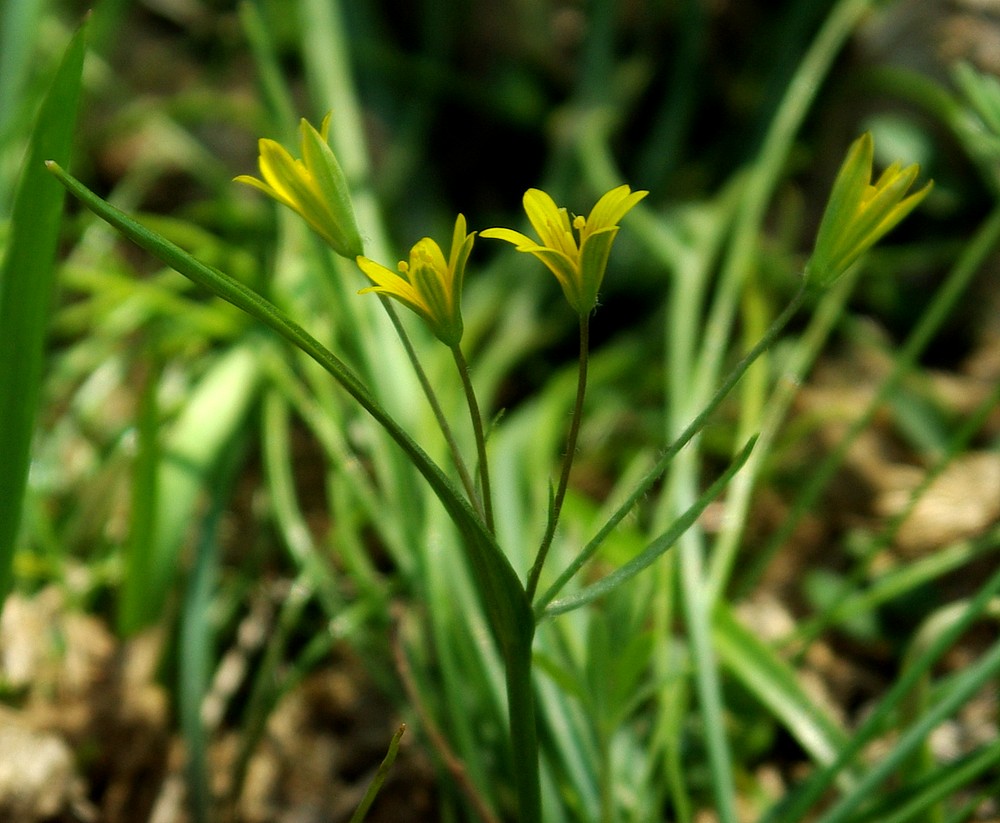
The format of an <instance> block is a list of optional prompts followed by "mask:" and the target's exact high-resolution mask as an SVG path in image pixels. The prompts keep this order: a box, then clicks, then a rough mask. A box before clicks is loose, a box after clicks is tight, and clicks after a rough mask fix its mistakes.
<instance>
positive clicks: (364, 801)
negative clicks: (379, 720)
mask: <svg viewBox="0 0 1000 823" xmlns="http://www.w3.org/2000/svg"><path fill="white" fill-rule="evenodd" d="M405 731H406V724H405V723H404V724H402V725H401V726H400V727H399V728H398V729H397V730H396V733H395V734H394V735H393V736H392V740H390V741H389V751H388V752H386V755H385V758H384V759H383V760H382V762H381V763H380V764H379V767H378V771H376V772H375V777H374V778H372V782H371V784H370V785H369V786H368V790H367V791H366V792H365V796H364V797H363V798H361V803H360V804H358V808H357V809H356V810H355V811H354V814H352V815H351V820H350V823H362V821H363V820H364V819H365V815H366V814H368V810H369V809H370V808H371V805H372V803H374V802H375V798H376V797H377V796H378V793H379V790H380V789H381V788H382V784H383V783H385V779H386V777H388V776H389V769H391V768H392V764H393V763H394V762H395V761H396V755H397V754H398V752H399V741H400V740H401V739H402V737H403V732H405Z"/></svg>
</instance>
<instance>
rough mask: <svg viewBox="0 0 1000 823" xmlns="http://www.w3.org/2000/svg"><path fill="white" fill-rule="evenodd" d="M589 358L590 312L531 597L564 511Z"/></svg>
mask: <svg viewBox="0 0 1000 823" xmlns="http://www.w3.org/2000/svg"><path fill="white" fill-rule="evenodd" d="M589 362H590V315H584V316H582V317H580V365H579V368H578V370H577V381H576V402H575V403H574V404H573V418H572V420H570V424H569V433H568V434H567V435H566V453H565V454H564V455H563V462H562V471H561V472H560V474H559V485H558V486H557V487H556V493H555V497H553V498H552V506H551V508H550V509H549V521H548V524H547V525H546V526H545V534H544V535H543V537H542V543H541V545H540V546H539V547H538V554H537V555H535V562H534V565H532V567H531V573H530V574H529V575H528V586H527V589H526V591H527V594H528V600H531V599H532V598H533V597H534V596H535V589H537V588H538V578H539V577H541V574H542V566H544V565H545V557H546V555H548V553H549V548H550V547H551V546H552V538H553V537H555V534H556V525H557V524H558V523H559V513H560V512H561V511H562V505H563V500H565V498H566V488H567V487H568V486H569V473H570V470H571V469H572V468H573V458H574V457H575V456H576V441H577V439H578V438H579V436H580V421H581V420H582V419H583V400H584V397H585V396H586V393H587V364H588V363H589Z"/></svg>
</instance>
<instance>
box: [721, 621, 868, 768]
mask: <svg viewBox="0 0 1000 823" xmlns="http://www.w3.org/2000/svg"><path fill="white" fill-rule="evenodd" d="M712 637H713V640H714V642H715V647H716V649H717V651H718V653H719V660H720V661H721V662H722V664H723V665H724V666H725V667H726V668H727V669H729V670H730V671H731V672H732V673H733V674H734V675H735V677H736V678H737V679H738V680H740V681H741V682H742V683H743V684H744V685H745V686H746V687H747V689H749V690H750V692H751V693H753V694H755V695H756V696H757V698H758V699H759V700H760V701H761V702H762V703H764V705H765V706H767V708H768V709H769V710H770V711H771V712H772V713H773V714H774V716H775V717H777V718H778V719H779V720H780V721H781V722H782V723H783V724H784V726H785V728H787V729H788V730H789V732H791V734H792V736H793V737H795V739H796V740H798V741H799V743H800V744H801V745H802V748H803V749H805V750H806V751H807V752H809V754H810V755H811V756H812V757H813V758H814V759H815V760H816V761H817V762H818V763H831V762H833V759H834V757H836V755H837V752H838V751H840V749H841V748H843V746H844V744H845V743H846V742H847V735H846V734H845V732H844V730H843V729H841V728H840V727H839V726H838V725H837V723H836V721H835V720H833V719H832V718H831V717H828V716H827V715H826V714H824V713H823V711H822V709H821V707H820V706H819V705H817V704H816V702H815V701H814V700H813V699H811V698H810V697H809V695H808V694H806V692H805V691H804V690H803V688H802V686H801V685H800V684H799V681H798V679H797V678H796V675H795V671H794V669H792V667H791V666H789V665H788V664H787V663H786V662H785V661H784V660H782V659H781V658H779V657H778V656H777V655H776V654H775V653H774V651H773V650H772V649H771V647H770V646H768V645H767V644H766V643H764V642H763V641H762V640H761V639H760V638H759V637H758V636H757V635H756V634H754V633H753V632H752V631H750V630H749V629H747V628H746V627H745V626H744V625H743V624H742V623H741V622H740V621H739V620H738V619H737V617H736V615H734V614H733V612H732V610H731V609H730V608H729V606H728V604H727V603H725V601H720V602H718V603H716V606H715V613H714V614H713V618H712ZM843 777H844V778H845V779H846V778H848V777H849V775H848V774H847V773H846V772H845V773H844V775H843Z"/></svg>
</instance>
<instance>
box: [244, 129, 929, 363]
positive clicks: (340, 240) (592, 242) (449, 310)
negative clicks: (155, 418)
mask: <svg viewBox="0 0 1000 823" xmlns="http://www.w3.org/2000/svg"><path fill="white" fill-rule="evenodd" d="M329 127H330V115H327V116H326V117H325V118H324V120H323V123H322V126H321V127H320V129H319V131H317V130H316V129H315V128H313V126H311V125H310V124H309V123H308V122H306V121H305V120H303V121H302V122H301V125H300V132H301V153H302V159H295V158H293V157H292V156H291V154H289V152H288V151H287V150H286V149H285V148H283V147H282V146H281V145H279V144H278V143H276V142H275V141H273V140H267V139H262V140H261V141H260V161H259V162H260V172H261V179H258V178H256V177H251V176H250V175H241V176H239V177H237V178H236V180H237V181H239V182H241V183H247V184H249V185H251V186H254V187H255V188H258V189H260V190H261V191H263V192H265V193H266V194H267V195H269V196H270V197H272V198H274V199H275V200H277V201H278V202H279V203H282V204H284V205H286V206H288V207H289V208H291V209H293V210H294V211H296V212H297V213H298V214H300V215H301V216H302V217H303V218H304V219H305V220H306V222H307V223H308V224H309V225H310V226H311V227H312V228H313V229H314V230H315V231H316V232H318V233H319V235H320V236H321V237H322V238H323V239H324V240H325V241H326V242H327V243H328V244H329V245H330V247H331V248H332V249H333V250H334V251H335V252H337V254H340V255H342V256H344V257H347V258H349V259H352V260H356V261H357V264H358V266H359V267H360V269H361V271H362V272H364V274H365V275H366V276H367V277H368V278H369V279H370V280H371V281H372V282H373V283H374V284H375V285H373V286H370V287H368V288H366V289H362V290H361V293H366V292H376V293H379V294H384V295H386V296H388V297H392V298H393V299H395V300H398V301H400V302H401V303H403V304H404V305H405V306H407V308H409V309H411V310H412V311H414V312H416V314H418V315H419V316H420V317H421V318H423V320H424V321H425V322H426V323H427V324H428V326H429V327H430V329H431V331H432V332H433V333H434V335H435V336H436V337H437V338H438V339H439V340H441V342H443V343H444V344H445V345H448V346H451V347H454V346H457V345H458V342H459V341H460V340H461V337H462V331H463V327H462V312H461V300H462V284H463V281H464V279H465V266H466V263H467V262H468V259H469V254H470V252H471V251H472V244H473V240H474V238H475V232H472V233H469V232H468V231H467V228H466V221H465V218H464V217H463V216H462V215H459V216H458V219H457V220H456V221H455V230H454V233H453V236H452V242H451V249H450V251H449V254H448V257H447V258H445V255H444V252H443V251H442V250H441V247H440V246H439V245H438V244H437V243H436V242H435V241H434V240H432V239H431V238H429V237H424V238H423V239H421V240H419V241H418V242H417V243H416V244H415V245H414V246H413V248H412V249H411V250H410V256H409V260H408V261H401V262H400V263H399V266H398V273H397V272H396V271H393V270H391V269H388V268H386V267H385V266H383V265H382V264H380V263H377V262H375V261H374V260H371V259H369V258H367V257H365V256H363V254H364V250H363V246H362V242H361V235H360V233H359V232H358V227H357V224H356V222H355V219H354V211H353V208H352V206H351V199H350V193H349V190H348V186H347V182H346V180H345V179H344V174H343V171H342V170H341V168H340V165H339V163H338V162H337V158H336V157H335V156H334V154H333V151H332V150H331V149H330V146H329V144H328V143H327V133H328V131H329ZM873 151H874V149H873V145H872V138H871V135H870V134H863V135H862V136H861V137H859V138H858V139H857V140H856V141H855V142H854V144H853V145H852V146H851V148H850V151H849V152H848V154H847V158H846V159H845V161H844V164H843V166H841V169H840V171H839V173H838V174H837V179H836V181H835V182H834V185H833V190H832V192H831V194H830V200H829V202H828V204H827V207H826V211H825V212H824V215H823V220H822V222H821V223H820V228H819V233H818V235H817V238H816V245H815V248H814V250H813V253H812V255H811V256H810V258H809V261H808V263H807V264H806V268H805V277H806V282H807V283H808V284H809V285H811V286H818V287H826V286H829V285H830V284H832V283H833V282H834V281H835V280H836V279H837V278H838V277H840V276H841V275H842V274H843V273H844V272H845V271H847V269H848V268H849V267H850V266H851V265H852V264H853V263H854V262H855V261H856V260H857V259H858V258H859V257H860V256H861V255H862V254H864V253H865V252H866V251H867V250H868V249H869V248H871V247H872V246H873V245H874V244H875V243H876V242H877V241H878V240H879V239H880V238H882V237H883V236H884V235H885V234H886V233H887V232H889V231H890V230H891V229H892V228H893V227H895V226H896V225H897V224H898V223H899V222H900V221H901V220H902V219H903V218H904V217H906V215H908V214H909V213H910V212H911V211H912V210H913V209H914V208H916V206H917V205H918V204H919V203H920V201H921V200H923V199H924V197H926V196H927V193H928V192H929V191H930V189H931V185H932V184H931V183H928V184H927V185H925V186H924V187H923V188H922V189H920V190H919V191H916V192H913V193H912V194H908V192H909V190H910V187H911V186H912V185H913V182H914V180H916V178H917V175H918V173H919V171H920V169H919V167H918V166H917V165H916V164H912V165H909V166H906V167H905V168H904V167H903V166H902V165H901V164H900V163H893V164H892V165H891V166H889V168H887V169H886V170H885V171H884V172H883V173H882V174H881V175H880V176H879V178H878V179H877V180H876V181H875V182H874V183H872V157H873ZM648 193H649V192H646V191H632V189H631V188H630V187H629V186H618V187H616V188H614V189H612V190H611V191H609V192H607V193H606V194H604V195H603V196H602V197H601V198H600V199H599V200H598V201H597V203H596V204H595V205H594V208H593V209H591V211H590V214H589V215H587V217H583V216H573V217H571V216H570V213H569V211H567V209H565V208H562V207H560V206H557V205H556V203H555V201H554V200H553V199H552V198H551V197H550V196H549V195H548V194H546V193H545V192H544V191H541V190H539V189H528V191H527V192H525V194H524V211H525V213H526V214H527V217H528V222H530V223H531V226H532V228H533V229H534V230H535V234H536V235H537V236H538V239H537V240H535V239H532V238H531V237H529V236H528V235H526V234H522V233H521V232H519V231H515V230H514V229H508V228H492V229H487V230H486V231H483V232H482V233H481V236H482V237H487V238H495V239H497V240H505V241H506V242H508V243H511V244H512V245H513V246H514V247H515V248H516V249H517V250H518V251H520V252H525V253H527V254H531V255H534V256H535V257H537V258H538V259H539V260H541V262H542V263H544V264H545V266H546V267H547V268H548V269H549V271H551V272H552V274H553V275H555V278H556V280H557V281H558V282H559V285H560V286H561V287H562V290H563V294H564V295H565V296H566V300H567V301H568V302H569V304H570V306H571V307H572V308H573V310H574V311H576V312H577V314H579V315H580V317H581V318H583V317H586V316H588V315H589V314H590V313H591V312H592V311H593V310H594V308H595V307H596V306H597V299H598V292H599V290H600V288H601V284H602V282H603V281H604V273H605V271H606V269H607V265H608V257H609V255H610V253H611V246H612V244H613V243H614V240H615V237H616V236H617V235H618V230H619V223H620V222H621V220H622V218H624V217H625V215H626V214H628V212H629V211H631V210H632V209H633V208H634V207H635V206H636V205H637V204H638V203H639V201H641V200H642V199H643V198H644V197H645V196H646V195H647V194H648Z"/></svg>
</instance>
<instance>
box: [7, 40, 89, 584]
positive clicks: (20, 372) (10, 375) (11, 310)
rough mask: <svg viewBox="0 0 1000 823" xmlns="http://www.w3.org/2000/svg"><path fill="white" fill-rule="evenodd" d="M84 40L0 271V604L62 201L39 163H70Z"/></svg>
mask: <svg viewBox="0 0 1000 823" xmlns="http://www.w3.org/2000/svg"><path fill="white" fill-rule="evenodd" d="M85 38H86V29H85V28H81V29H80V31H78V32H77V34H76V35H75V37H74V38H73V40H72V41H71V42H70V45H69V46H68V48H67V49H66V54H65V55H64V57H63V60H62V63H61V64H60V65H59V68H58V69H57V71H56V74H55V77H54V79H53V81H52V85H51V87H50V88H49V92H48V94H47V96H46V98H45V100H44V102H43V103H42V107H41V110H40V111H39V114H38V119H37V121H36V122H35V128H34V132H33V133H32V137H31V143H30V145H29V148H28V154H27V161H26V163H25V166H24V168H23V170H22V173H21V179H20V182H19V184H18V187H17V192H16V194H15V198H14V209H13V215H12V218H11V227H10V237H9V241H8V246H7V254H6V257H5V258H4V260H3V264H2V267H0V330H2V331H0V601H2V599H3V597H4V596H5V595H6V593H7V591H8V590H9V588H10V584H11V563H12V560H13V556H14V546H15V542H16V540H17V534H18V528H19V525H20V518H21V504H22V500H23V498H24V489H25V484H26V482H27V475H28V465H29V454H30V448H31V438H32V431H33V429H34V421H35V413H36V408H37V406H38V397H39V389H40V385H41V377H42V371H43V363H44V358H43V344H44V340H45V332H46V329H47V327H48V320H49V312H50V309H51V303H52V297H53V289H54V283H55V265H54V263H55V255H56V243H57V241H58V239H59V224H60V218H61V214H62V204H63V199H64V197H65V193H64V192H63V191H61V189H60V187H59V185H58V184H57V183H56V181H55V180H53V179H52V177H51V175H49V174H47V173H46V171H45V167H44V165H43V163H44V161H45V160H48V159H50V158H56V159H58V160H60V161H61V162H64V163H65V162H68V160H69V153H70V146H71V143H72V135H73V129H74V126H75V122H76V110H77V104H78V101H79V97H80V75H81V72H82V70H83V57H84V53H85V51H86V39H85ZM0 99H2V98H0ZM5 104H6V103H4V105H5Z"/></svg>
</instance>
